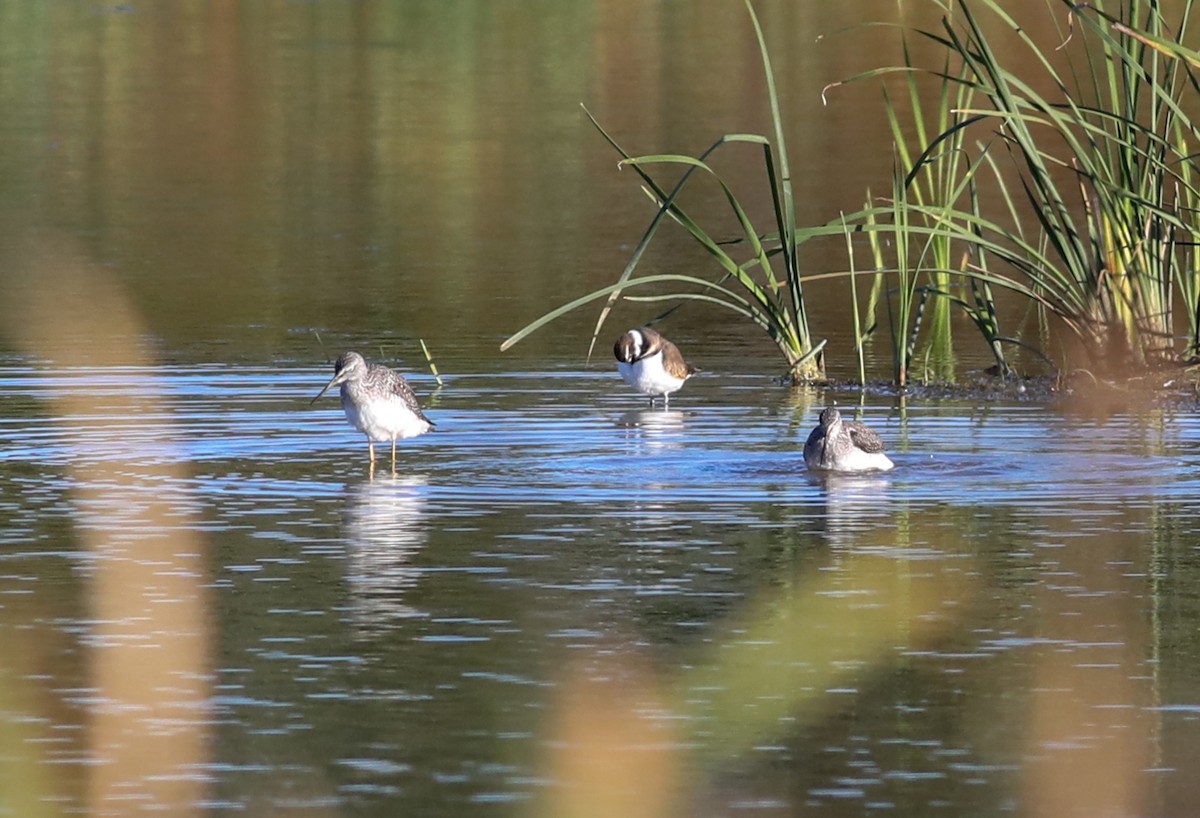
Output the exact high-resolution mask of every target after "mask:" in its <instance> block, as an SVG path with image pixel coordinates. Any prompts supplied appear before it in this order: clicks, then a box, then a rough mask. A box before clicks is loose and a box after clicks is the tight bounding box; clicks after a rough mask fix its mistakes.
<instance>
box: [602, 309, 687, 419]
mask: <svg viewBox="0 0 1200 818" xmlns="http://www.w3.org/2000/svg"><path fill="white" fill-rule="evenodd" d="M613 354H614V355H616V357H617V370H618V371H619V372H620V373H621V377H622V378H624V379H625V382H626V383H628V384H629V385H630V386H632V387H633V388H634V389H636V390H638V391H639V392H644V393H645V394H647V395H649V396H650V405H651V406H653V405H654V399H655V398H656V397H657V396H659V395H661V396H662V399H663V408H664V409H665V408H666V406H667V403H668V401H669V400H670V395H671V393H672V392H677V391H679V387H681V386H683V382H684V381H686V380H687V379H688V378H690V377H692V376H693V375H695V374H696V372H697V371H698V370H697V369H696V368H695V367H694V366H691V365H689V364H688V363H687V361H685V360H683V355H682V354H681V353H680V352H679V347H677V346H675V345H674V344H672V343H671V342H670V341H668V340H667V339H666V338H664V337H662V335H660V334H659V333H658V332H656V331H655V330H652V329H650V328H649V327H642V328H641V329H631V330H629V332H627V333H625V334H624V335H622V336H621V337H620V338H618V339H617V343H616V344H615V345H614V346H613Z"/></svg>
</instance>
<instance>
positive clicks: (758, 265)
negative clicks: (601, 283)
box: [500, 0, 825, 383]
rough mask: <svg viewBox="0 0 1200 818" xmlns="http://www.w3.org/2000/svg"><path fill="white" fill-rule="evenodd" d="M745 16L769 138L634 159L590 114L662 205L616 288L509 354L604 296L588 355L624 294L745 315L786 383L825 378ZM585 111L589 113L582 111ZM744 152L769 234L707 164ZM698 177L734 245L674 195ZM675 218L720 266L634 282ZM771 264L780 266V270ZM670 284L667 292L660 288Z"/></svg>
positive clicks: (552, 315) (775, 110)
mask: <svg viewBox="0 0 1200 818" xmlns="http://www.w3.org/2000/svg"><path fill="white" fill-rule="evenodd" d="M746 9H747V11H748V12H749V14H750V19H751V21H752V22H753V24H754V31H755V36H756V37H757V40H758V46H759V52H760V54H761V57H762V64H763V71H764V73H765V75H766V85H767V96H768V102H769V105H770V113H771V121H772V125H773V130H774V135H773V139H771V138H768V137H765V136H761V135H758V134H745V133H735V134H726V135H724V136H722V137H721V138H719V139H718V140H717V141H716V142H715V143H713V145H712V146H711V147H709V148H708V150H706V151H704V152H703V153H701V154H700V155H699V156H686V155H681V154H654V155H648V156H633V155H631V154H630V153H628V152H627V151H626V150H625V149H624V148H623V147H621V145H620V144H618V142H617V141H616V139H615V138H613V136H612V135H611V134H609V133H608V132H607V131H606V130H605V129H604V128H603V127H602V126H601V125H600V123H599V122H598V121H597V120H596V119H595V117H593V116H592V114H591V113H590V112H588V117H589V118H590V119H591V121H592V124H593V125H595V127H596V129H597V130H598V131H599V132H600V133H601V135H602V136H603V137H604V138H605V139H606V140H607V141H608V143H609V144H610V145H611V146H612V147H613V148H614V149H615V150H616V151H617V153H618V154H620V156H621V161H620V166H621V167H628V168H631V169H632V170H634V171H635V172H636V173H637V174H638V176H639V177H640V178H641V180H642V182H643V187H642V190H643V191H644V192H645V194H646V195H647V196H649V197H650V199H651V200H652V201H654V202H655V204H656V205H657V206H658V209H657V211H656V213H655V215H654V217H653V218H652V219H651V221H650V224H649V226H648V227H647V228H646V231H645V232H644V233H643V235H642V238H641V240H640V241H639V242H638V245H637V247H636V248H635V250H634V252H633V254H632V256H631V257H630V260H629V262H628V264H626V266H625V269H624V270H623V271H622V272H621V274H620V275H619V277H618V278H617V281H616V282H615V283H614V284H612V285H609V286H607V287H602V288H600V289H599V290H596V291H594V292H591V293H588V294H587V295H584V296H582V297H581V298H578V299H576V300H574V301H572V302H570V303H569V304H565V305H563V306H561V307H558V308H557V309H554V310H551V311H550V312H548V313H546V314H545V315H542V316H541V317H540V318H538V319H536V320H535V321H533V322H531V323H530V324H528V325H526V326H525V327H523V328H522V329H520V330H518V331H517V332H516V333H514V334H513V335H512V336H510V337H509V338H508V339H507V340H505V342H504V343H503V344H502V345H501V347H500V348H501V350H504V349H508V348H509V347H511V346H512V345H513V344H515V343H517V342H518V341H520V340H521V339H522V338H524V337H525V336H527V335H529V334H530V333H531V332H534V331H535V330H537V329H539V328H540V327H542V326H544V325H546V324H547V323H549V322H550V321H552V320H554V319H556V318H558V317H560V316H562V315H564V314H566V313H567V312H570V311H572V310H574V309H576V308H578V307H580V306H582V305H584V304H588V303H591V302H593V301H596V300H599V299H601V298H603V299H605V304H604V306H603V308H602V309H601V311H600V315H599V317H598V318H597V321H596V326H595V329H594V331H593V334H592V344H591V348H590V349H589V356H590V354H591V351H592V350H594V348H595V344H596V340H597V339H598V337H599V334H600V331H601V329H602V327H603V326H604V323H605V320H606V319H607V317H608V315H609V313H610V312H611V309H612V307H613V305H614V304H615V303H616V301H617V300H618V299H620V298H622V297H624V298H625V299H626V300H630V301H643V302H645V301H649V302H663V301H672V302H677V303H682V302H688V301H692V302H701V303H706V304H711V305H715V306H720V307H723V308H725V309H728V310H732V311H733V312H735V313H737V314H739V315H741V316H743V317H745V318H746V319H748V320H749V321H751V322H753V323H754V324H757V325H758V326H759V327H761V328H762V329H763V330H764V331H765V332H766V333H767V335H768V336H769V337H770V338H771V340H772V341H774V342H775V345H776V346H777V347H778V349H779V351H780V352H781V353H782V354H783V356H784V359H785V361H786V362H787V369H786V371H785V373H784V374H785V377H786V378H788V379H789V380H791V381H792V382H793V383H797V382H806V381H815V380H822V379H823V378H824V372H825V369H824V360H823V357H822V350H823V349H824V342H823V341H822V342H819V343H814V341H813V338H812V335H811V333H810V331H809V326H808V314H807V308H806V305H805V301H804V294H803V287H802V281H801V275H800V262H799V259H798V254H797V247H798V244H799V240H798V237H797V229H796V222H795V207H794V201H793V193H792V178H791V171H790V167H789V163H788V155H787V146H786V142H785V139H784V131H783V122H782V117H781V114H780V110H779V98H778V95H777V93H776V89H775V78H774V74H773V72H772V70H771V61H770V56H769V55H768V53H767V46H766V41H765V39H764V37H763V31H762V27H761V26H760V25H759V21H758V17H757V16H756V15H755V13H754V9H753V7H752V6H751V5H750V2H749V0H746ZM585 110H586V109H585ZM737 145H750V146H753V147H755V148H758V149H760V150H761V151H762V161H763V170H764V172H765V176H766V181H767V187H768V191H769V196H770V201H771V205H772V214H773V224H772V225H771V227H772V229H771V230H770V231H760V230H759V229H758V228H757V227H756V226H755V225H754V224H753V223H752V222H751V220H750V218H749V216H748V215H747V213H746V210H745V208H744V207H743V206H742V204H741V202H740V200H739V198H738V196H737V195H736V194H735V193H734V191H733V187H732V186H731V184H730V183H728V182H727V181H726V180H725V179H724V178H722V177H721V175H720V174H718V173H717V172H716V171H715V170H714V169H713V168H712V166H711V165H709V163H708V159H709V157H710V156H711V155H712V154H713V153H714V152H716V151H717V150H719V149H721V148H724V147H726V146H737ZM659 165H671V166H681V167H682V168H683V173H682V176H681V178H680V179H679V181H678V182H677V183H676V184H675V185H674V186H673V187H672V188H671V190H670V191H667V190H666V189H664V188H663V187H662V186H661V185H660V184H659V183H658V181H657V180H656V179H655V178H654V176H652V175H651V170H652V169H654V168H655V167H656V166H659ZM697 172H699V174H700V178H708V179H710V180H712V181H713V182H715V183H716V185H717V187H718V189H719V190H720V193H721V194H722V196H723V198H724V200H725V202H726V203H727V204H728V206H729V208H730V210H731V211H732V213H733V215H734V217H735V218H736V219H737V222H738V225H739V227H740V230H741V236H740V238H739V240H738V241H737V242H726V241H721V240H718V238H717V237H716V236H715V235H714V234H713V233H712V232H710V231H709V230H708V229H706V228H705V227H704V226H702V225H701V224H699V223H698V222H696V221H695V220H694V219H692V218H691V217H690V216H689V215H688V214H687V213H686V212H685V211H684V209H683V208H682V207H681V206H680V205H679V203H678V198H679V195H680V193H681V192H682V191H683V189H684V188H685V187H686V186H688V184H689V183H691V182H692V181H693V180H694V179H695V178H697V176H696V174H697ZM667 220H669V221H672V222H674V223H676V224H677V225H679V226H680V227H682V228H683V229H684V230H685V231H686V232H687V233H688V235H690V236H691V237H692V238H693V239H695V240H696V241H697V242H698V243H699V244H700V246H701V247H703V248H704V250H705V251H706V252H707V253H708V254H709V255H710V256H711V257H712V258H713V260H715V261H716V268H717V269H716V270H715V271H714V273H713V274H711V275H709V276H705V275H683V274H678V275H635V272H636V269H637V266H638V263H639V261H640V260H641V258H642V255H643V253H644V252H645V250H646V248H647V247H648V246H649V244H650V242H651V240H652V239H653V238H654V236H655V234H656V233H657V230H658V228H659V226H660V225H661V224H662V223H663V222H664V221H667ZM735 250H737V251H741V250H744V251H746V252H745V257H743V258H738V257H735V255H734V252H735ZM775 259H778V260H779V264H780V266H781V268H782V270H781V271H780V272H778V273H777V272H776V270H775V268H774V266H773V265H774V264H775ZM664 284H672V285H677V288H670V289H668V291H666V292H663V291H662V290H663V287H662V286H661V285H664ZM646 287H653V288H654V290H655V291H654V292H652V293H650V294H644V295H643V294H638V295H628V294H627V293H626V291H627V290H632V289H634V288H639V289H640V288H646Z"/></svg>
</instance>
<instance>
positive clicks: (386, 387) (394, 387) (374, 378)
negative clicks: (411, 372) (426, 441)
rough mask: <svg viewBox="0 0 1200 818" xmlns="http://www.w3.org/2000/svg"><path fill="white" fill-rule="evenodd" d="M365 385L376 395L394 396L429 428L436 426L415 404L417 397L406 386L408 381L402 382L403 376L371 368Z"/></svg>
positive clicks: (410, 388)
mask: <svg viewBox="0 0 1200 818" xmlns="http://www.w3.org/2000/svg"><path fill="white" fill-rule="evenodd" d="M365 385H366V387H367V389H369V390H370V391H372V392H375V393H377V394H380V395H394V396H395V397H396V398H397V399H398V400H400V401H402V402H403V403H404V405H405V406H406V407H408V409H409V410H410V411H411V412H412V413H413V414H414V415H416V416H417V417H419V418H420V419H421V420H423V421H425V422H426V423H428V424H429V425H430V426H435V425H436V424H435V423H434V422H433V421H432V420H430V419H429V418H427V417H425V413H424V412H422V411H421V405H420V404H419V403H417V396H416V394H415V393H414V392H413V391H412V387H411V386H409V385H408V381H406V380H404V376H403V375H401V374H400V373H399V372H396V371H394V370H392V369H390V368H388V367H386V366H372V367H370V371H368V372H367V377H366V384H365Z"/></svg>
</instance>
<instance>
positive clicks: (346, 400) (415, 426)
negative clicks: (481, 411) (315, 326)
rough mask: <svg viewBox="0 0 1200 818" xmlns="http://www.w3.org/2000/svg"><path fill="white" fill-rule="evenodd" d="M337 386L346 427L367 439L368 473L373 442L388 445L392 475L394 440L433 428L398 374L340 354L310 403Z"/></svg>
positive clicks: (357, 358)
mask: <svg viewBox="0 0 1200 818" xmlns="http://www.w3.org/2000/svg"><path fill="white" fill-rule="evenodd" d="M331 386H340V387H341V394H342V409H343V410H345V412H346V420H348V421H350V425H351V426H353V427H354V428H355V429H358V431H360V432H362V433H363V434H364V435H366V436H367V446H368V447H369V449H370V451H371V471H372V473H374V471H375V443H376V442H379V443H386V442H387V441H389V440H390V441H391V442H392V473H393V474H394V473H395V472H396V441H397V440H399V439H401V438H406V437H416V436H417V435H423V434H425V433H426V432H428V431H430V430H431V429H433V426H434V424H433V421H431V420H430V419H429V418H427V417H425V413H424V412H422V411H421V407H420V406H419V405H418V404H417V396H416V395H414V394H413V391H412V387H410V386H409V385H408V381H406V380H404V376H403V375H401V374H400V373H399V372H395V371H393V370H391V369H388V368H387V367H386V366H380V365H379V364H369V363H367V362H366V360H364V359H363V356H361V355H359V354H358V353H357V352H343V353H342V354H341V355H339V356H338V359H337V361H336V362H335V363H334V365H333V378H332V379H331V380H330V381H329V383H327V384H325V388H324V389H322V390H321V391H320V392H319V393H318V394H317V397H315V398H313V399H312V402H311V403H310V404H309V405H312V403H316V402H317V400H318V399H319V398H320V397H321V395H324V394H325V393H326V392H328V391H329V388H330V387H331Z"/></svg>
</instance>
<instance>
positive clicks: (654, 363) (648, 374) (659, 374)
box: [617, 352, 683, 395]
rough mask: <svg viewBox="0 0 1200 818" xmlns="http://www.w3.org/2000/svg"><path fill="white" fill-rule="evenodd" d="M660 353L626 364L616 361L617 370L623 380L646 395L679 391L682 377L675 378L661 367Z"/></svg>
mask: <svg viewBox="0 0 1200 818" xmlns="http://www.w3.org/2000/svg"><path fill="white" fill-rule="evenodd" d="M662 358H663V356H662V353H661V352H656V353H654V354H653V355H648V356H646V357H645V358H642V359H641V360H639V361H634V362H633V363H631V364H627V363H625V362H624V361H617V371H618V372H620V373H621V377H622V378H624V379H625V382H626V383H628V384H629V385H630V386H632V387H633V388H634V389H636V390H638V391H639V392H644V393H646V394H647V395H669V394H670V393H672V392H677V391H679V387H681V386H683V378H676V377H675V376H673V375H671V374H669V373H668V372H667V370H666V369H664V368H663V362H662Z"/></svg>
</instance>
